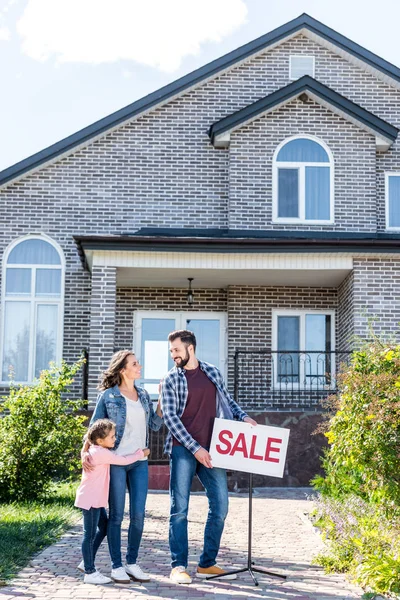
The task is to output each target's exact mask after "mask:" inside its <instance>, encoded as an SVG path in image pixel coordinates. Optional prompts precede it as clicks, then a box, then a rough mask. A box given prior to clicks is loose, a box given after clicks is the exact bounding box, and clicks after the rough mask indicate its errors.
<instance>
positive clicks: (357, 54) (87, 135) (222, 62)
mask: <svg viewBox="0 0 400 600" xmlns="http://www.w3.org/2000/svg"><path fill="white" fill-rule="evenodd" d="M304 29H306V30H308V31H310V32H311V33H313V34H315V35H316V36H318V37H319V38H321V39H323V40H325V41H326V42H327V43H329V44H333V45H334V46H336V47H337V48H340V49H342V50H344V51H345V52H346V53H349V54H350V55H352V56H354V58H356V59H358V60H361V61H363V62H364V63H366V64H367V65H369V66H370V67H372V68H373V69H376V70H378V71H380V72H381V73H382V74H383V75H385V76H386V77H389V78H390V79H391V80H393V81H395V82H399V83H400V69H399V68H398V67H396V66H394V65H392V64H391V63H389V62H388V61H386V60H384V59H383V58H380V57H379V56H377V55H376V54H374V53H373V52H370V51H369V50H366V49H365V48H363V47H362V46H360V45H359V44H356V43H355V42H353V41H352V40H350V39H348V38H346V37H345V36H343V35H341V34H340V33H338V32H336V31H335V30H334V29H331V28H330V27H327V26H326V25H324V24H323V23H321V22H320V21H317V20H316V19H313V18H312V17H310V16H309V15H307V14H305V13H304V14H302V15H300V16H299V17H297V18H295V19H293V20H292V21H289V22H288V23H285V24H284V25H281V26H280V27H277V28H276V29H274V30H273V31H271V32H269V33H267V34H265V35H263V36H261V37H259V38H257V39H256V40H253V41H252V42H249V43H248V44H245V45H244V46H241V47H240V48H237V49H236V50H233V51H232V52H229V53H228V54H225V55H224V56H222V57H220V58H218V59H216V60H213V61H212V62H210V63H208V64H207V65H204V66H203V67H200V68H199V69H196V70H195V71H193V72H192V73H189V74H188V75H185V76H184V77H181V78H180V79H177V80H176V81H174V82H172V83H170V84H168V85H166V86H164V87H162V88H160V89H159V90H156V91H155V92H152V93H151V94H148V95H147V96H145V97H144V98H141V99H140V100H137V101H136V102H133V103H132V104H129V105H128V106H126V107H124V108H122V109H120V110H118V111H116V112H114V113H112V114H111V115H109V116H107V117H104V118H103V119H100V120H99V121H96V123H93V124H92V125H89V126H88V127H85V128H83V129H81V130H80V131H78V132H77V133H74V134H72V135H70V136H68V137H66V138H64V139H63V140H61V141H59V142H57V143H56V144H53V145H51V146H49V147H48V148H45V149H44V150H41V151H40V152H37V153H36V154H33V155H32V156H30V157H28V158H26V159H24V160H22V161H20V162H18V163H16V164H15V165H13V166H11V167H8V168H7V169H4V170H3V171H1V172H0V185H4V184H5V183H7V182H9V181H11V180H12V179H15V178H17V177H20V176H21V175H23V174H24V173H27V172H28V171H31V170H32V169H35V168H37V167H39V166H40V165H42V164H45V163H47V162H50V161H52V160H54V159H55V158H57V157H58V156H61V155H62V154H64V153H66V152H69V151H70V150H72V149H73V148H76V147H78V146H80V145H82V144H85V143H86V142H87V141H89V140H90V139H92V138H95V137H96V136H99V135H101V134H102V133H104V132H106V131H108V130H110V129H112V128H114V127H116V126H118V125H119V124H121V123H123V122H125V121H127V120H129V119H131V118H133V117H135V116H136V115H139V114H140V113H142V112H145V111H147V110H149V109H151V108H152V107H154V106H156V105H158V104H160V103H163V102H165V101H167V100H168V99H170V98H173V97H174V96H176V95H178V94H180V93H182V92H183V91H185V90H187V89H190V88H191V87H193V86H195V85H197V84H198V83H200V82H202V81H204V80H206V79H208V78H210V77H212V76H213V75H215V74H217V73H219V72H221V71H224V70H225V69H227V68H229V67H231V66H232V65H234V64H235V63H238V62H241V61H243V60H245V59H246V58H247V57H249V56H251V55H253V54H257V53H258V52H261V51H262V50H264V49H267V48H268V47H270V46H273V45H275V44H277V43H279V42H280V41H281V40H283V39H285V38H288V37H290V36H293V35H295V34H296V33H298V32H300V31H301V30H304Z"/></svg>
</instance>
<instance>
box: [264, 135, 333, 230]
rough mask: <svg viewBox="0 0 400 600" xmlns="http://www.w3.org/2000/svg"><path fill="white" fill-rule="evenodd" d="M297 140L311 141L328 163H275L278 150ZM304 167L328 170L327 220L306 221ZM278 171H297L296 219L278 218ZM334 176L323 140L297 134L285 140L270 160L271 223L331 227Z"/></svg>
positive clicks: (330, 154) (331, 156) (330, 155)
mask: <svg viewBox="0 0 400 600" xmlns="http://www.w3.org/2000/svg"><path fill="white" fill-rule="evenodd" d="M297 139H306V140H312V141H313V142H316V143H317V144H319V145H320V146H321V147H322V148H323V149H324V150H325V151H326V153H327V154H328V157H329V163H321V162H286V161H285V162H280V161H277V156H278V154H279V152H280V150H281V149H282V148H283V146H285V145H286V144H287V143H288V142H291V141H292V140H297ZM306 167H320V168H323V169H326V168H329V169H330V206H329V219H327V220H321V219H306V181H305V169H306ZM278 169H298V170H299V195H298V197H299V216H298V217H278V210H279V197H278V192H279V189H278V187H279V186H278ZM334 185H335V176H334V160H333V155H332V152H331V150H330V148H329V146H327V145H326V144H325V142H324V141H323V140H321V139H320V138H318V137H315V136H313V135H307V134H298V135H293V136H291V137H288V138H285V139H284V140H283V141H282V142H281V143H280V144H279V145H278V146H277V147H276V149H275V152H274V156H273V159H272V222H273V223H287V224H293V225H296V224H297V225H303V224H304V225H333V224H334V204H335V202H334V199H335V189H334Z"/></svg>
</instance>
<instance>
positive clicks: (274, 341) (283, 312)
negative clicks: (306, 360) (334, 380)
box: [271, 308, 336, 389]
mask: <svg viewBox="0 0 400 600" xmlns="http://www.w3.org/2000/svg"><path fill="white" fill-rule="evenodd" d="M306 315H330V316H331V352H335V348H336V339H335V336H336V323H335V315H336V313H335V310H319V309H317V310H307V309H300V310H296V309H286V308H282V309H280V308H275V309H273V310H272V325H271V326H272V335H271V348H272V351H273V352H278V317H281V316H284V317H300V340H299V346H300V347H299V351H300V352H306V347H305V346H306V344H305V339H306V331H305V316H306ZM323 350H324V349H323V348H321V351H323ZM276 356H277V355H276ZM334 358H335V357H334V354H333V355H332V366H331V367H332V368H331V374H334V373H335V368H336V365H335V361H334ZM277 376H278V369H275V377H274V378H273V386H274V387H280V383H279V381H278V379H277ZM299 379H300V381H302V379H303V377H302V374H301V373H300V376H299ZM291 386H293V388H298V389H301V384H300V383H297V384H295V383H293V384H291Z"/></svg>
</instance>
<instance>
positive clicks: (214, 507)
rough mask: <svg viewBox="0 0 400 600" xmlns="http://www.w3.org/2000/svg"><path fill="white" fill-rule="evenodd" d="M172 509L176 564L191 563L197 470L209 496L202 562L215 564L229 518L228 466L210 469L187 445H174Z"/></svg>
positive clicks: (171, 533) (171, 535)
mask: <svg viewBox="0 0 400 600" xmlns="http://www.w3.org/2000/svg"><path fill="white" fill-rule="evenodd" d="M170 468H171V478H170V495H171V510H170V521H169V547H170V550H171V559H172V561H171V565H172V567H177V566H182V567H185V568H186V567H187V564H188V552H189V547H188V521H187V514H188V508H189V497H190V486H191V484H192V479H193V476H194V475H195V474H196V475H197V477H198V478H199V479H200V481H201V483H202V484H203V486H204V488H205V491H206V494H207V498H208V507H209V510H208V518H207V523H206V527H205V531H204V548H203V553H202V555H201V556H200V560H199V566H200V567H203V568H207V567H212V566H213V565H215V563H216V558H217V554H218V551H219V545H220V542H221V536H222V532H223V530H224V524H225V518H226V515H227V514H228V486H227V481H226V471H225V469H218V468H215V467H214V468H212V469H208V468H207V467H205V466H204V465H202V464H201V463H199V462H198V461H197V460H196V459H195V457H194V455H193V454H192V453H191V452H190V451H189V450H187V449H186V448H185V447H184V446H173V448H172V453H171V457H170Z"/></svg>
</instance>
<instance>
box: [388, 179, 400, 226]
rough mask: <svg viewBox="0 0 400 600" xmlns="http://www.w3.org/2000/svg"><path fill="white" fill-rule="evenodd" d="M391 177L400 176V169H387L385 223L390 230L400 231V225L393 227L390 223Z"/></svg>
mask: <svg viewBox="0 0 400 600" xmlns="http://www.w3.org/2000/svg"><path fill="white" fill-rule="evenodd" d="M389 177H400V171H385V223H386V229H387V230H388V231H400V227H391V226H390V223H389V201H390V198H389Z"/></svg>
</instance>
